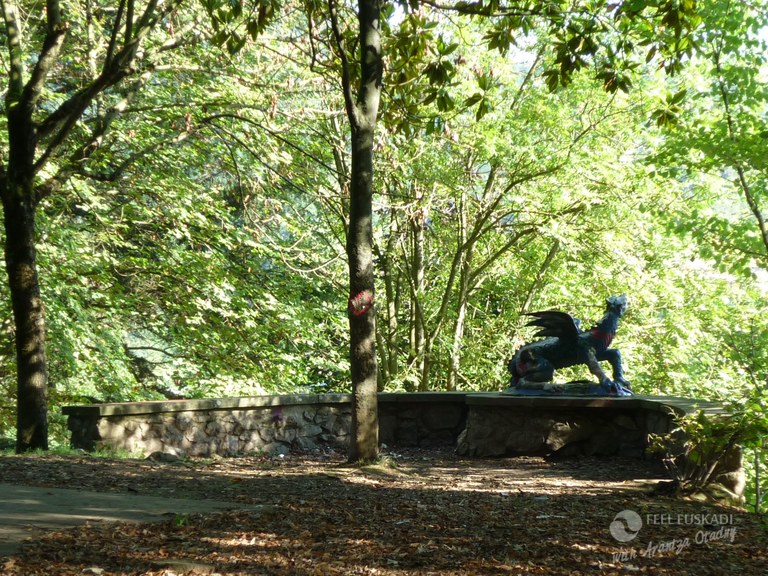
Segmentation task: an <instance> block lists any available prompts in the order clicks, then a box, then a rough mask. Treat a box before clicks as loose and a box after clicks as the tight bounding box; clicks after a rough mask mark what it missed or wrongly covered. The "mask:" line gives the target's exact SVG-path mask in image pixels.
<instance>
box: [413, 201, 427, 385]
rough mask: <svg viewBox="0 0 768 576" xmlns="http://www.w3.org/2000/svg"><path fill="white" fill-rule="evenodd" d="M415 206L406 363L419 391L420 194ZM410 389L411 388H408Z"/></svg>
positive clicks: (422, 337) (422, 216)
mask: <svg viewBox="0 0 768 576" xmlns="http://www.w3.org/2000/svg"><path fill="white" fill-rule="evenodd" d="M414 199H415V201H416V204H417V206H420V207H419V208H417V209H416V211H415V212H414V214H413V215H412V216H411V219H410V223H409V225H410V229H411V230H410V231H411V241H412V246H411V249H412V251H413V256H412V259H411V269H410V274H411V280H410V282H411V287H412V290H411V314H410V324H411V325H410V330H409V334H410V351H409V358H408V365H409V366H411V367H412V368H415V369H416V372H417V374H419V385H418V389H419V391H421V392H423V391H425V390H426V389H427V386H428V384H427V383H425V382H424V363H425V353H426V350H425V340H426V334H425V331H424V322H425V320H424V315H423V308H422V304H423V295H424V223H425V212H424V208H423V207H421V200H422V195H421V194H420V193H417V194H416V195H415V198H414ZM409 391H412V390H409Z"/></svg>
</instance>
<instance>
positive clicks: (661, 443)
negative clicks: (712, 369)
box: [651, 386, 768, 512]
mask: <svg viewBox="0 0 768 576" xmlns="http://www.w3.org/2000/svg"><path fill="white" fill-rule="evenodd" d="M766 390H767V389H766V388H765V386H763V387H762V388H758V389H756V390H755V392H753V393H750V394H748V395H747V396H745V397H744V398H743V399H740V401H733V400H732V401H731V402H730V403H729V404H728V405H727V410H726V411H724V412H723V413H722V414H708V413H707V412H706V411H704V410H702V411H698V412H694V413H692V414H688V415H686V416H684V417H681V418H679V419H678V421H677V428H676V429H675V430H673V431H672V432H670V433H669V434H666V435H661V436H655V437H653V438H652V444H651V447H652V449H653V450H655V451H658V452H661V453H662V454H663V455H664V458H663V461H664V464H665V465H666V466H667V468H668V469H669V470H670V471H671V472H672V474H673V475H674V477H675V479H676V480H677V481H678V483H679V488H680V489H681V490H682V491H683V492H685V493H699V492H705V491H706V490H707V488H708V487H709V486H710V485H711V484H712V483H713V482H715V481H716V480H717V475H718V473H720V472H722V471H723V465H724V464H726V463H727V461H728V460H732V459H733V454H734V451H735V450H739V451H741V450H742V449H745V450H746V451H747V454H748V455H752V456H753V457H754V458H752V459H748V467H749V469H750V472H751V474H750V475H749V476H750V478H751V479H752V481H753V483H754V484H752V483H750V489H749V490H747V491H746V493H747V498H749V499H750V500H751V504H752V506H753V508H754V510H755V511H756V512H759V511H760V510H761V506H762V502H761V494H762V490H764V488H765V486H764V485H763V486H761V485H760V484H759V478H760V476H759V470H760V469H761V468H762V467H764V466H765V464H766V462H765V461H764V460H763V459H762V458H763V453H762V449H763V448H764V447H765V444H766V439H768V392H766ZM739 453H740V452H739ZM756 470H757V471H758V473H757V475H755V471H756Z"/></svg>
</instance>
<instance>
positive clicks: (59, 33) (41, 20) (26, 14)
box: [0, 0, 181, 452]
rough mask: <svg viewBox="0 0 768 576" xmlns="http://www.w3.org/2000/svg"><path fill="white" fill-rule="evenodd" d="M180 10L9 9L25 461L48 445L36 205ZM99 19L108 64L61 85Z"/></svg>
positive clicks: (5, 195)
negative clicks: (99, 110) (71, 143)
mask: <svg viewBox="0 0 768 576" xmlns="http://www.w3.org/2000/svg"><path fill="white" fill-rule="evenodd" d="M180 3H181V0H170V1H168V2H158V1H156V0H149V1H148V2H147V3H146V4H145V5H144V6H143V9H139V7H138V6H137V5H136V3H135V1H134V0H123V1H122V2H121V3H120V4H119V6H118V10H117V12H116V13H113V12H112V11H101V13H100V14H99V15H98V16H97V15H96V12H97V11H96V10H95V8H96V5H95V4H90V3H87V4H86V5H85V7H86V10H85V11H84V13H80V12H78V11H73V14H66V13H65V10H66V9H67V8H72V7H69V6H67V5H64V4H62V3H60V2H59V1H58V0H47V2H46V5H45V10H40V7H39V6H37V5H33V4H28V3H24V2H20V1H15V0H3V1H2V9H3V17H4V22H5V37H6V49H7V58H6V62H7V71H8V72H7V73H8V76H7V77H8V89H7V91H6V95H5V102H4V110H3V111H4V115H5V118H6V123H5V130H6V131H7V144H6V145H7V150H5V151H4V152H5V153H4V154H3V158H4V160H3V162H2V164H1V165H0V197H1V198H2V203H3V214H4V218H5V265H6V272H7V274H8V286H9V289H10V295H11V302H12V307H13V317H14V322H15V325H16V332H15V338H16V343H15V345H16V368H17V394H18V398H17V402H18V409H17V430H16V450H17V451H19V452H22V451H25V450H29V449H34V448H40V449H46V448H47V446H48V420H47V409H48V407H47V388H48V368H47V358H46V327H45V313H44V306H43V301H42V299H41V295H40V281H39V277H38V269H37V253H36V237H35V219H36V211H37V208H38V205H39V204H40V201H41V200H42V199H43V198H45V197H46V196H48V195H50V194H52V193H54V192H56V191H57V190H58V189H60V188H61V186H62V185H63V184H64V182H65V181H66V179H67V176H68V170H67V169H66V168H64V167H63V166H64V165H63V164H57V163H56V162H55V160H57V159H61V158H62V157H69V159H70V160H73V161H75V162H76V161H77V159H78V158H80V159H82V158H83V157H84V155H87V153H88V150H89V148H90V149H94V148H95V147H96V146H97V143H98V139H99V137H100V136H101V135H102V134H103V129H104V128H105V125H104V124H98V123H97V124H98V125H97V127H96V128H94V130H93V133H92V139H91V142H90V144H91V146H90V147H85V148H83V149H80V150H69V149H67V146H66V144H67V141H68V138H69V137H70V135H71V133H72V132H73V131H75V130H76V129H78V122H79V121H80V120H81V119H82V118H83V116H84V115H85V114H86V113H87V112H88V111H89V109H91V107H92V106H93V105H94V103H95V102H96V100H97V98H98V97H99V95H101V94H103V93H104V92H105V91H107V90H109V89H110V88H111V87H113V86H115V85H117V84H119V83H120V82H121V81H123V80H124V79H125V78H127V77H129V76H131V75H132V74H134V73H135V72H136V69H135V66H136V63H137V61H139V60H142V59H144V60H146V59H148V54H147V53H146V52H143V53H142V52H141V51H140V48H141V47H142V45H143V44H144V43H145V40H146V39H147V37H148V35H149V34H150V32H152V31H153V30H154V29H155V28H156V27H157V26H158V24H160V23H161V22H162V21H163V19H165V18H168V17H169V16H170V15H171V14H173V13H174V11H175V10H176V9H177V8H178V6H179V5H180ZM112 14H114V19H111V15H112ZM93 19H96V20H98V22H99V23H100V24H103V25H105V27H106V28H107V29H108V30H110V31H111V32H110V33H109V34H108V35H107V36H106V37H105V38H101V40H102V41H101V42H100V43H94V44H93V45H92V46H91V49H92V50H94V51H96V52H99V53H100V55H101V61H100V62H98V63H95V61H91V63H92V64H94V65H93V66H92V67H91V70H92V71H93V75H90V76H85V77H82V80H83V82H82V84H74V83H72V82H68V81H66V80H62V81H61V82H58V81H57V82H53V81H52V77H53V76H54V72H55V70H56V68H57V66H60V65H61V62H60V58H61V56H62V50H63V47H64V41H65V38H66V37H67V34H68V33H69V32H70V30H71V29H72V28H76V29H78V33H82V31H83V30H87V31H88V32H91V31H93V28H91V26H92V24H93ZM35 46H37V47H38V49H37V51H36V52H35V51H34V48H33V47H35ZM156 48H159V46H156ZM57 80H61V79H57ZM108 117H109V116H108V115H107V116H105V117H104V118H106V119H108ZM104 118H102V119H104Z"/></svg>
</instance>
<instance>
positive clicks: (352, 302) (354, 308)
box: [347, 290, 373, 316]
mask: <svg viewBox="0 0 768 576" xmlns="http://www.w3.org/2000/svg"><path fill="white" fill-rule="evenodd" d="M372 306H373V292H371V291H370V290H363V291H362V292H358V293H357V294H355V295H354V296H350V297H349V302H348V303H347V308H348V309H349V313H350V314H351V315H352V316H362V315H363V314H365V313H366V312H368V310H370V309H371V307H372Z"/></svg>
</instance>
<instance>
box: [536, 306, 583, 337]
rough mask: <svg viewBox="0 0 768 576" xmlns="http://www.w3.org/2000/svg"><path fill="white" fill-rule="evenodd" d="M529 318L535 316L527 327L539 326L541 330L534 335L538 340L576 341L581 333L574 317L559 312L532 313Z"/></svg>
mask: <svg viewBox="0 0 768 576" xmlns="http://www.w3.org/2000/svg"><path fill="white" fill-rule="evenodd" d="M527 316H534V320H531V321H530V322H528V323H527V324H526V326H538V327H539V328H540V330H539V331H538V332H536V334H535V335H534V336H535V337H537V338H546V337H549V336H554V337H556V338H560V339H561V340H575V339H576V338H577V337H578V335H579V332H581V330H580V329H579V325H578V324H577V322H576V320H575V319H574V318H573V316H571V315H570V314H567V313H565V312H560V311H559V310H545V311H543V312H530V313H528V314H527Z"/></svg>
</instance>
